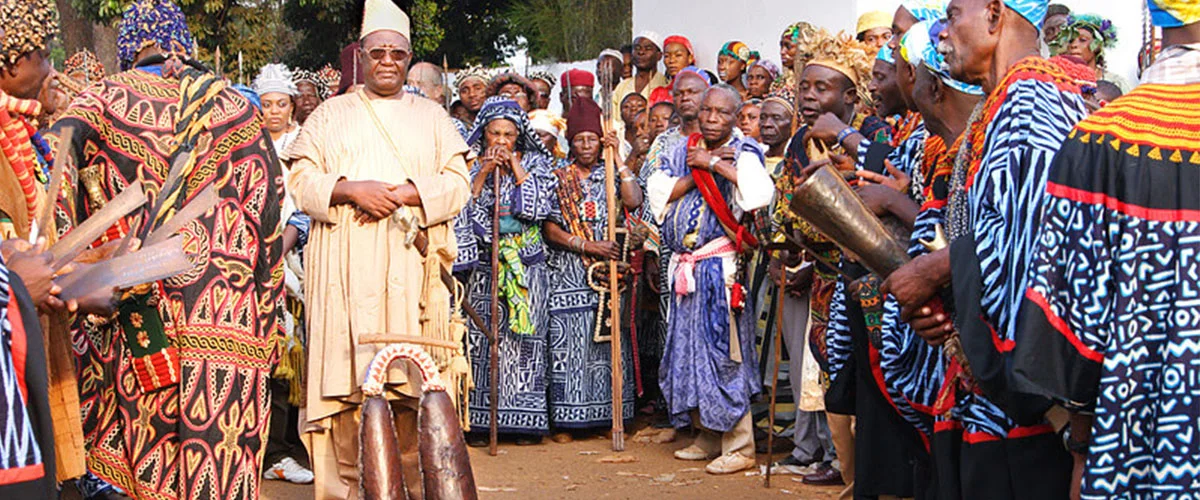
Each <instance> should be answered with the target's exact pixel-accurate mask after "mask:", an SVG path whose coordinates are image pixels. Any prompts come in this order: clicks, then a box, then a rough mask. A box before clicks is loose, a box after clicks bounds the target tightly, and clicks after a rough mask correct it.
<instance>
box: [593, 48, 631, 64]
mask: <svg viewBox="0 0 1200 500" xmlns="http://www.w3.org/2000/svg"><path fill="white" fill-rule="evenodd" d="M604 56H612V57H615V58H617V60H618V61H622V62H624V61H625V56H623V55H621V52H620V51H618V50H613V49H604V50H602V51H600V57H598V58H597V59H604Z"/></svg>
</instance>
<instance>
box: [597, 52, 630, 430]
mask: <svg viewBox="0 0 1200 500" xmlns="http://www.w3.org/2000/svg"><path fill="white" fill-rule="evenodd" d="M600 83H601V86H602V89H603V93H602V97H603V98H602V99H601V100H602V101H604V104H603V107H602V108H601V112H602V113H603V115H604V135H605V136H607V135H608V133H609V132H611V131H612V130H613V123H612V120H613V117H612V98H613V95H612V93H613V81H612V78H610V77H609V75H608V74H607V72H601V75H600ZM619 160H620V156H619V155H617V149H616V146H615V145H612V144H609V145H607V146H605V148H604V179H605V182H604V196H605V202H606V204H607V206H608V228H607V229H608V231H607V232H608V234H607V235H606V238H607V240H608V241H612V242H616V241H617V213H618V212H619V211H620V209H621V207H619V206H617V185H616V183H615V182H613V181H614V180H615V179H616V178H617V177H616V175H617V169H616V165H617V162H618V161H619ZM608 317H609V320H608V323H609V328H610V330H609V331H610V335H611V336H612V341H611V342H612V345H611V347H612V351H611V352H612V355H611V356H612V449H613V451H624V450H625V421H624V419H623V418H622V416H623V414H624V413H625V412H624V411H622V410H623V408H624V406H625V405H624V401H623V400H624V397H623V395H622V393H623V390H624V387H623V385H624V375H625V373H624V370H622V368H621V290H620V288H619V285H618V277H617V261H616V260H612V259H610V260H609V261H608Z"/></svg>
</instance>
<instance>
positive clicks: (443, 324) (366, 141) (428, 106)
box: [287, 90, 470, 422]
mask: <svg viewBox="0 0 1200 500" xmlns="http://www.w3.org/2000/svg"><path fill="white" fill-rule="evenodd" d="M364 97H365V94H362V91H361V90H359V91H356V92H351V93H349V94H346V95H342V96H339V97H334V98H332V99H329V100H327V101H325V102H324V103H322V104H321V105H320V106H319V107H317V109H316V110H315V111H313V113H312V115H310V116H309V118H308V120H307V121H306V122H305V123H304V128H303V129H302V130H301V132H300V136H299V137H298V138H297V139H296V142H295V143H293V145H292V147H291V148H290V150H288V152H287V156H288V157H289V158H290V160H291V161H292V168H291V174H290V176H289V179H288V191H289V192H290V194H291V196H292V198H293V200H294V201H295V203H296V207H297V209H298V210H300V211H303V212H305V213H307V214H308V215H309V216H310V217H311V218H312V227H311V233H310V235H309V241H308V246H307V247H306V248H305V251H304V253H305V257H304V258H305V283H304V293H305V297H306V299H307V309H308V325H307V326H308V331H309V355H308V369H309V371H308V374H309V378H308V403H307V420H308V422H315V421H318V420H320V419H322V418H325V417H329V416H332V415H334V414H337V413H339V412H342V411H344V410H348V409H352V408H354V406H355V405H356V404H357V403H358V402H359V401H360V400H361V393H360V391H359V387H360V386H361V385H362V383H363V377H364V375H365V371H366V368H367V366H368V364H369V363H370V361H371V359H372V357H374V355H375V353H376V352H378V351H379V350H380V349H381V348H382V347H384V345H382V344H360V343H359V338H360V336H362V335H364V334H377V333H392V334H407V335H422V334H426V335H428V334H429V329H431V328H432V329H434V330H436V331H441V330H438V329H444V328H449V318H450V315H449V311H450V304H449V293H448V291H447V290H446V288H445V286H444V285H443V284H442V283H441V281H440V280H438V279H437V278H436V276H437V275H436V274H433V275H432V276H433V278H432V279H430V276H431V274H430V273H429V272H428V271H429V270H430V269H433V270H435V271H436V268H427V267H426V263H424V262H423V260H424V259H422V257H421V255H420V253H419V252H418V251H417V249H416V247H414V246H411V245H406V244H405V236H404V232H403V230H402V229H400V227H399V226H398V225H397V224H396V223H394V222H391V219H390V218H389V219H384V220H381V221H379V222H377V223H371V224H365V225H359V224H357V223H355V222H354V219H353V217H354V208H353V206H351V205H340V206H335V207H330V206H329V203H330V197H331V196H332V193H333V186H334V184H336V183H337V182H338V180H340V179H346V180H351V181H356V180H376V181H382V182H388V183H394V184H404V183H406V182H411V183H412V184H413V185H414V186H416V189H417V191H418V192H419V193H420V197H421V205H420V206H419V207H411V213H412V214H413V216H414V217H415V219H416V221H417V223H418V225H419V226H420V227H423V228H424V227H428V228H429V241H430V244H429V250H428V251H429V255H430V256H431V257H434V256H436V257H437V259H430V264H431V265H438V264H445V265H450V264H451V263H452V262H453V261H454V255H455V253H456V248H455V243H454V237H453V233H452V228H451V221H452V219H453V218H454V216H455V215H456V214H457V213H458V212H459V210H461V209H462V208H463V206H464V205H465V204H466V202H467V199H468V197H469V194H470V188H469V186H468V182H469V181H468V176H467V167H466V158H465V157H466V155H467V151H468V149H467V145H466V143H465V142H463V139H462V137H461V136H460V135H459V134H458V132H457V131H456V130H455V127H454V125H453V123H452V122H451V121H450V116H449V115H448V114H446V112H445V111H444V110H442V108H441V107H440V106H438V105H437V104H436V103H434V102H433V101H430V100H428V99H424V98H421V97H415V96H412V95H408V94H406V95H404V96H403V97H400V98H398V99H374V100H371V103H372V106H373V107H374V109H375V113H376V116H378V118H379V121H380V123H382V125H383V126H384V127H385V128H386V129H387V132H388V134H389V135H390V136H391V142H389V141H388V139H387V138H385V137H384V135H383V134H382V132H381V131H380V129H379V128H378V127H377V126H376V122H375V121H374V119H373V118H372V117H371V114H370V112H369V110H368V108H367V105H366V103H365V101H364ZM393 143H394V145H395V148H393V146H392V144H393ZM396 149H399V151H398V152H397V151H396ZM406 172H407V173H408V174H410V175H411V176H412V177H411V178H410V177H409V176H408V175H406V174H405V173H406ZM423 320H426V321H423ZM423 323H424V324H423ZM426 350H428V351H431V354H434V357H435V361H439V362H445V361H446V358H445V355H444V353H443V355H442V356H439V355H438V354H437V353H435V352H433V351H435V349H428V348H427V349H426ZM438 358H442V359H438ZM396 365H399V363H397V364H396ZM396 365H394V366H393V370H392V371H391V375H390V377H389V380H390V382H393V383H396V384H401V385H400V386H399V387H397V389H398V390H399V391H400V392H401V393H402V394H405V395H408V396H413V397H416V396H419V394H420V391H419V386H420V380H419V379H418V378H414V377H416V376H417V372H416V371H415V370H412V369H402V368H396ZM410 382H411V383H410Z"/></svg>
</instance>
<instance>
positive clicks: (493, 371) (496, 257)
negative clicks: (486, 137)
mask: <svg viewBox="0 0 1200 500" xmlns="http://www.w3.org/2000/svg"><path fill="white" fill-rule="evenodd" d="M492 196H493V197H495V202H494V203H493V207H492V325H491V326H492V335H491V337H492V338H490V339H488V344H489V346H488V347H489V349H488V358H489V365H490V366H489V367H488V380H489V381H491V387H489V393H490V394H489V395H488V396H489V397H490V399H491V404H492V405H491V408H490V409H489V411H490V413H491V419H490V420H491V422H490V423H489V424H488V454H489V455H491V456H493V457H494V456H496V455H497V454H499V451H498V449H497V447H498V440H499V434H500V433H499V430H498V429H499V428H498V427H497V420H498V419H499V418H500V401H499V399H500V319H499V318H500V167H499V166H498V165H497V166H496V167H495V168H494V169H493V170H492Z"/></svg>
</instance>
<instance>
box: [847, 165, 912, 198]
mask: <svg viewBox="0 0 1200 500" xmlns="http://www.w3.org/2000/svg"><path fill="white" fill-rule="evenodd" d="M883 165H884V167H886V168H887V173H888V175H883V174H879V173H875V172H872V171H870V170H860V171H858V172H857V173H858V178H859V179H862V180H863V181H866V182H869V183H872V184H880V185H883V186H887V187H890V188H892V189H895V190H896V191H899V192H901V193H906V192H908V186H909V185H910V184H911V183H912V178H911V177H909V175H908V174H906V173H904V172H902V171H900V169H898V168H896V166H895V165H892V162H891V161H889V160H884V161H883Z"/></svg>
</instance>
